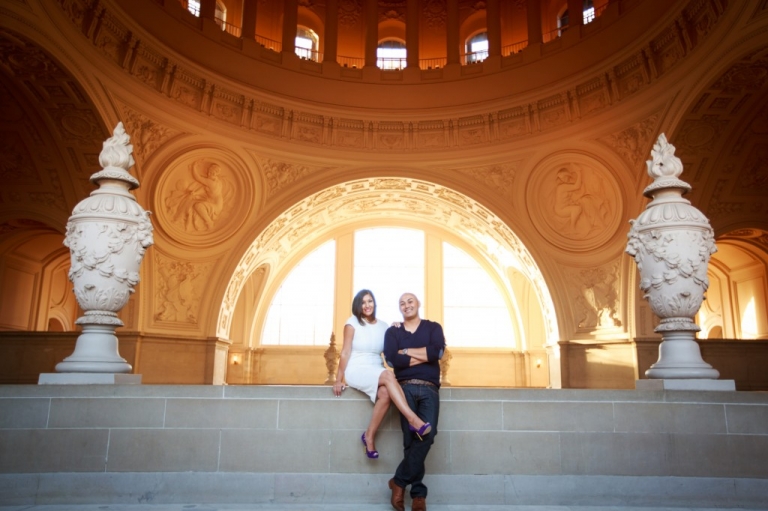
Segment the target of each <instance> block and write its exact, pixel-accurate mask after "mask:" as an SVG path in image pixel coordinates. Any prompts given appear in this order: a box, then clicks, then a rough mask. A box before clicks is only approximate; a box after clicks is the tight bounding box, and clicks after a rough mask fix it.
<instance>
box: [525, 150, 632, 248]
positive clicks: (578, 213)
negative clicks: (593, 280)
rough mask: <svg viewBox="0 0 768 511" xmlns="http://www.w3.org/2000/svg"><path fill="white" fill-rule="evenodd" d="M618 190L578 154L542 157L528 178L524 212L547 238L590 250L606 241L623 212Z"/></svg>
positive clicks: (601, 168)
mask: <svg viewBox="0 0 768 511" xmlns="http://www.w3.org/2000/svg"><path fill="white" fill-rule="evenodd" d="M620 197H621V193H620V190H619V187H618V185H617V183H616V181H615V180H614V178H613V176H612V175H611V173H610V172H609V171H608V170H607V169H606V168H605V167H604V166H603V165H602V164H601V163H599V162H598V161H596V160H593V159H591V158H589V157H586V156H583V155H579V154H565V153H561V154H556V155H553V156H551V157H549V158H547V159H545V160H544V161H542V162H541V163H540V164H539V165H538V166H537V168H536V169H535V170H534V172H533V174H532V178H531V180H530V181H529V183H528V189H527V198H528V201H527V202H528V213H529V214H530V216H531V220H532V221H533V224H534V225H535V226H536V229H537V230H538V231H539V232H540V233H541V234H542V235H543V236H544V238H545V239H547V240H548V241H549V242H550V243H552V244H553V245H555V246H558V247H560V248H563V249H566V250H571V251H573V250H591V249H593V248H595V247H598V246H600V245H602V244H603V243H605V242H606V241H608V239H610V238H611V236H613V235H614V234H615V232H616V229H617V228H618V226H619V223H620V221H621V218H622V216H623V212H622V205H621V202H620Z"/></svg>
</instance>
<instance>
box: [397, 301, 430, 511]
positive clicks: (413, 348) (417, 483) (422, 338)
mask: <svg viewBox="0 0 768 511" xmlns="http://www.w3.org/2000/svg"><path fill="white" fill-rule="evenodd" d="M419 306H420V304H419V300H418V299H417V298H416V296H415V295H414V294H413V293H405V294H404V295H403V296H401V297H400V312H401V313H402V314H403V323H402V324H401V325H400V326H399V327H390V328H389V329H388V330H387V333H386V334H385V336H384V357H385V358H386V360H387V362H388V363H389V364H390V365H391V366H392V367H393V368H394V370H395V377H396V378H397V381H398V382H399V383H400V385H401V386H402V388H403V393H404V394H405V399H406V401H408V406H410V407H411V409H412V410H413V411H414V412H416V414H417V415H418V416H419V417H420V418H421V419H422V420H423V421H424V422H426V423H427V424H425V427H423V428H421V430H419V431H414V429H413V428H412V427H411V426H410V425H409V424H408V421H407V420H405V418H403V417H402V416H401V417H400V427H401V428H402V430H403V461H401V462H400V465H399V466H398V467H397V470H396V471H395V477H393V478H392V479H390V480H389V488H390V490H392V498H391V502H392V507H393V508H395V509H396V510H397V511H405V505H404V503H403V497H404V495H405V488H406V487H407V486H408V485H410V486H411V498H412V499H413V504H412V508H411V509H412V510H413V511H426V509H427V501H426V499H427V487H426V486H425V485H424V483H423V482H422V479H423V478H424V461H425V460H426V459H427V453H429V448H430V447H431V446H432V443H433V442H434V441H435V435H437V416H438V414H439V413H440V395H439V393H438V390H439V389H440V357H441V356H442V354H443V351H444V350H445V337H444V336H443V327H441V326H440V324H439V323H435V322H434V321H429V320H426V319H421V318H420V317H419ZM427 426H431V427H427Z"/></svg>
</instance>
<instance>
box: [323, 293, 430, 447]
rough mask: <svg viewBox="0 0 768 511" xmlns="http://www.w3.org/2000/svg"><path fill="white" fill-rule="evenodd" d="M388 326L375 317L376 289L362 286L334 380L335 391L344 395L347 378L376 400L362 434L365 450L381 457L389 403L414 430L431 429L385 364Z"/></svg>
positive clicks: (356, 298) (355, 302) (353, 386)
mask: <svg viewBox="0 0 768 511" xmlns="http://www.w3.org/2000/svg"><path fill="white" fill-rule="evenodd" d="M387 328H388V326H387V325H386V324H385V323H384V322H383V321H379V320H377V319H376V300H375V299H374V298H373V293H371V292H370V291H369V290H367V289H363V290H362V291H360V292H358V293H357V295H355V299H354V300H352V316H351V317H350V318H349V319H348V320H347V323H346V324H345V325H344V346H343V347H342V348H341V356H340V358H339V370H338V371H337V372H336V382H335V383H334V384H333V394H334V395H335V396H336V397H339V396H341V392H342V391H343V390H344V388H345V386H344V383H343V382H344V381H345V380H346V382H347V385H349V386H350V387H352V388H354V389H357V390H359V391H361V392H364V393H366V394H368V396H369V397H370V398H371V401H373V403H374V405H373V414H372V415H371V421H370V423H369V424H368V429H366V430H365V432H364V433H363V436H362V437H361V438H360V439H361V440H362V442H363V445H364V446H365V454H366V455H367V456H368V457H369V458H371V459H376V458H378V457H379V452H378V451H377V450H376V448H375V445H374V439H375V437H376V431H377V430H378V429H379V425H381V421H383V420H384V416H385V415H386V413H387V410H388V409H389V403H390V402H392V403H395V406H396V407H397V409H398V410H400V413H401V414H402V415H403V417H405V419H406V420H407V421H408V424H410V426H411V430H412V431H414V432H415V433H416V434H417V435H419V437H421V436H423V435H426V434H427V433H429V432H430V431H431V430H432V426H431V425H430V424H429V423H428V422H424V421H423V420H421V419H420V418H419V416H418V415H416V414H415V413H414V411H413V410H411V408H410V407H409V406H408V402H407V401H406V400H405V395H404V394H403V389H402V388H400V384H399V383H398V382H397V380H396V379H395V375H394V373H393V372H392V371H389V370H387V369H385V368H384V364H383V363H382V361H381V351H382V350H383V349H384V333H385V332H386V331H387Z"/></svg>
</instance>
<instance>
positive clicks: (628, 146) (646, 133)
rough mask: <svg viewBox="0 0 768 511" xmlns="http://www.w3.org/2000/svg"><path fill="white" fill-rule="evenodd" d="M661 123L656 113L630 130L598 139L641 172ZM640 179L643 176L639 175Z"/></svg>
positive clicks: (632, 167) (633, 168)
mask: <svg viewBox="0 0 768 511" xmlns="http://www.w3.org/2000/svg"><path fill="white" fill-rule="evenodd" d="M658 123H659V114H658V113H655V114H653V115H651V116H650V117H648V118H647V119H645V120H642V121H640V122H637V123H635V124H633V125H632V126H630V127H629V128H627V129H625V130H622V131H619V132H618V133H612V134H610V135H607V136H605V137H602V138H600V139H598V140H599V141H600V142H602V143H603V144H605V145H607V146H608V147H610V148H611V149H613V150H614V151H616V153H617V154H618V155H619V156H621V158H622V159H623V160H624V161H625V162H626V163H627V166H628V167H629V168H630V169H632V170H638V171H640V170H641V169H642V168H643V166H644V164H645V155H647V154H648V153H649V152H650V150H651V147H653V142H654V135H655V134H656V131H657V126H658ZM637 175H638V178H642V177H643V175H642V174H640V172H638V173H637Z"/></svg>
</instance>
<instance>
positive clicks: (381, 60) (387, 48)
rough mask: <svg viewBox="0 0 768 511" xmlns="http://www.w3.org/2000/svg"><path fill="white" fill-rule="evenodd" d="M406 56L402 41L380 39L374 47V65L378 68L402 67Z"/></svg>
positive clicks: (404, 64)
mask: <svg viewBox="0 0 768 511" xmlns="http://www.w3.org/2000/svg"><path fill="white" fill-rule="evenodd" d="M406 57H407V50H406V49H405V43H404V42H402V41H396V40H387V41H382V42H380V43H379V47H378V48H377V49H376V59H377V60H376V65H377V66H378V67H379V69H403V68H404V67H405V66H406V64H407V61H406Z"/></svg>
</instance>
